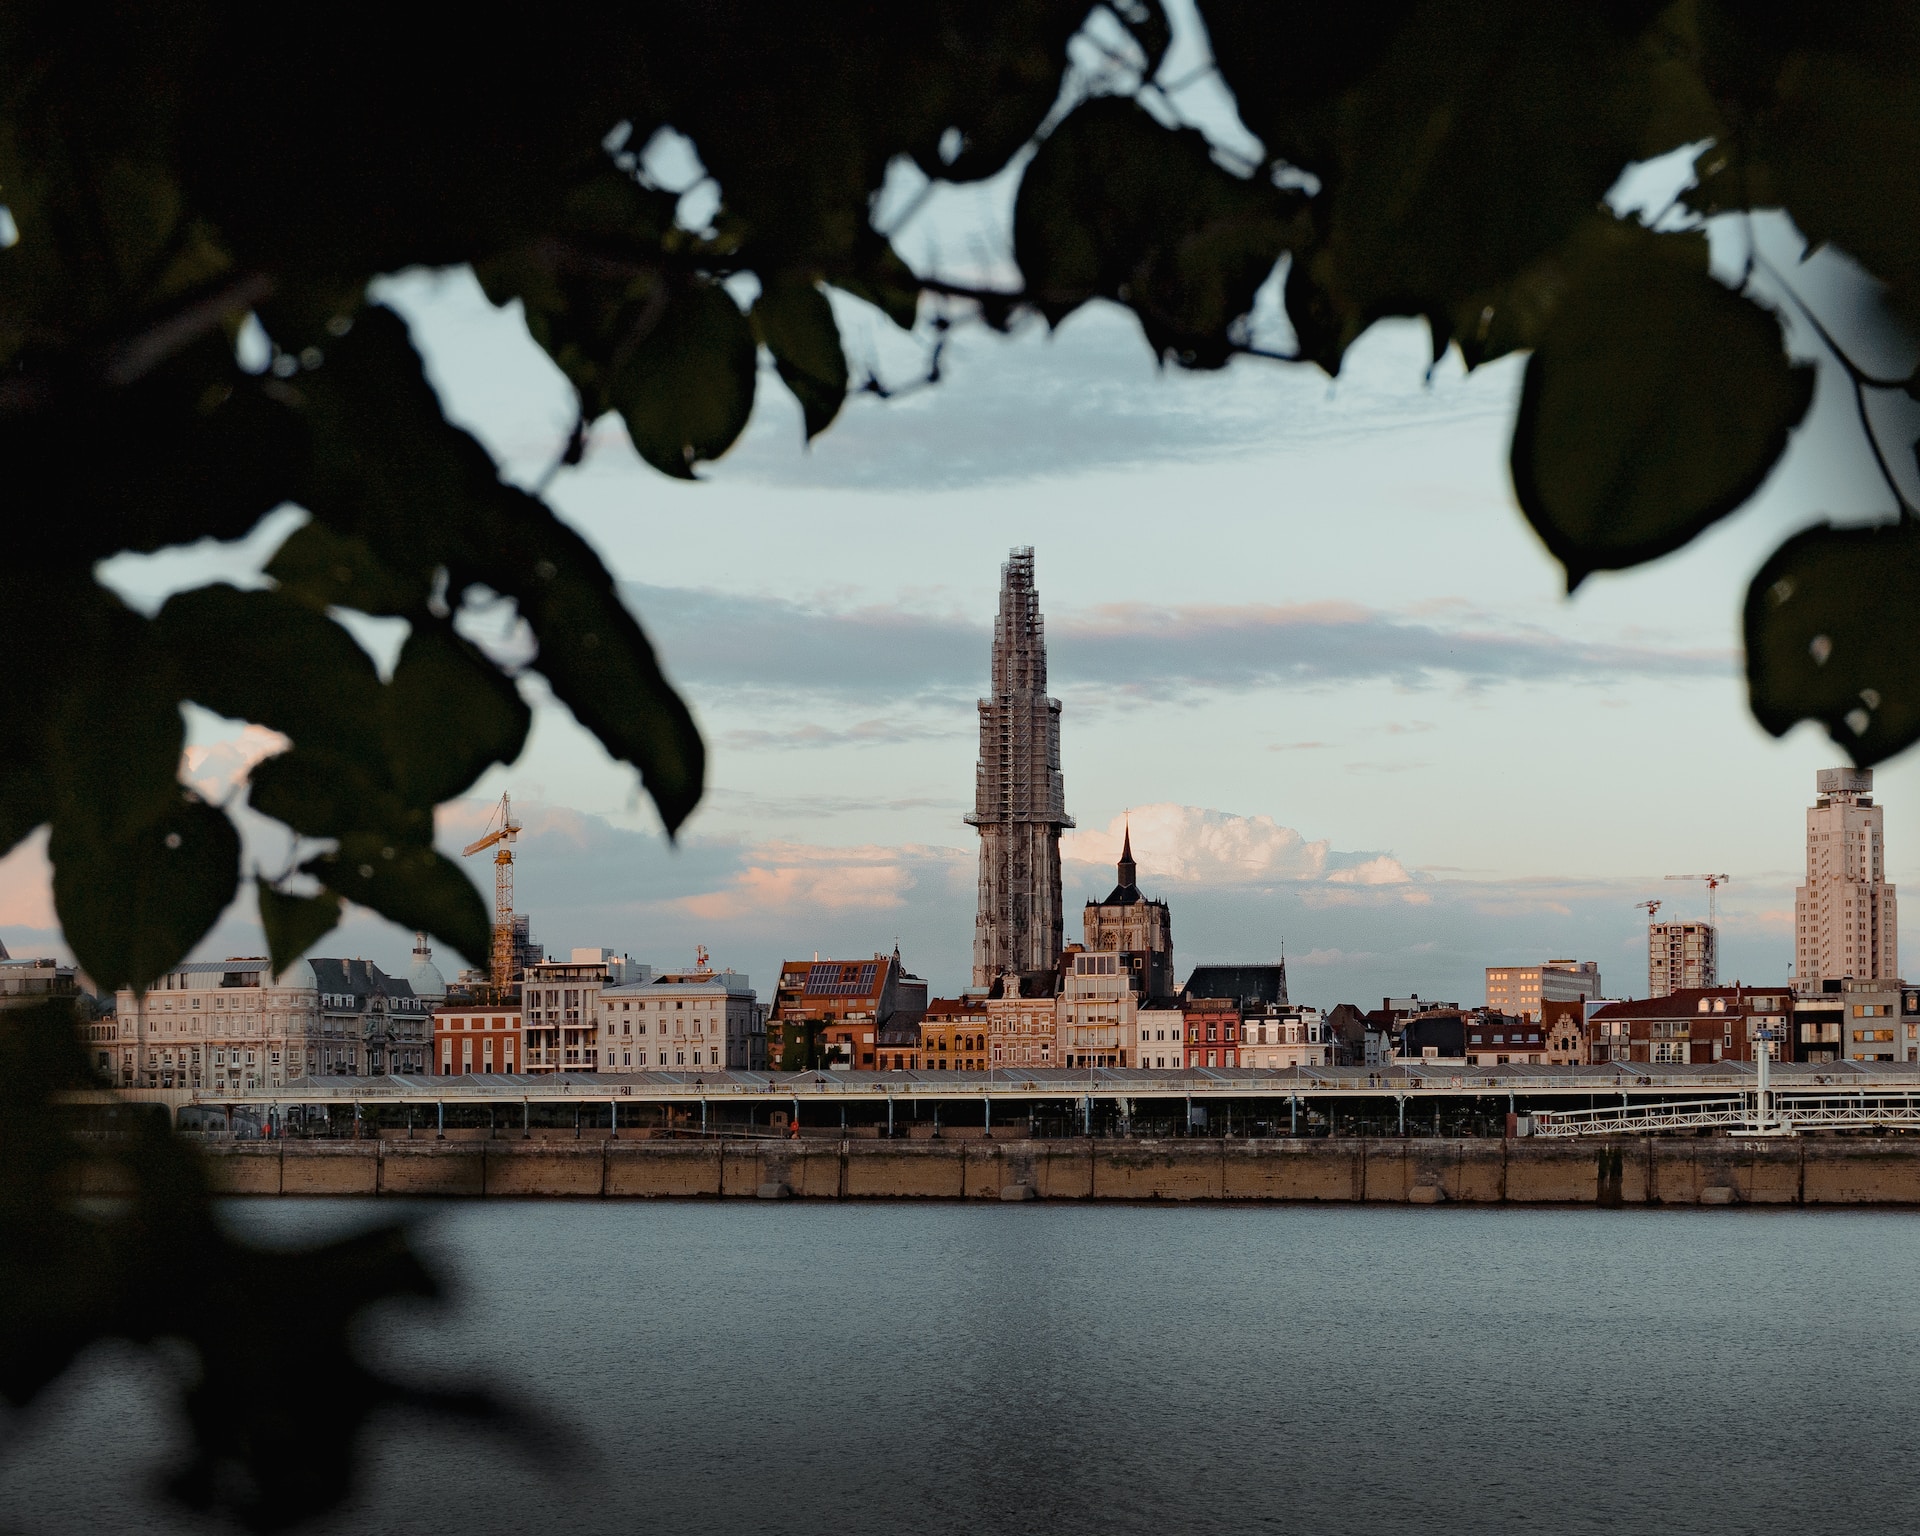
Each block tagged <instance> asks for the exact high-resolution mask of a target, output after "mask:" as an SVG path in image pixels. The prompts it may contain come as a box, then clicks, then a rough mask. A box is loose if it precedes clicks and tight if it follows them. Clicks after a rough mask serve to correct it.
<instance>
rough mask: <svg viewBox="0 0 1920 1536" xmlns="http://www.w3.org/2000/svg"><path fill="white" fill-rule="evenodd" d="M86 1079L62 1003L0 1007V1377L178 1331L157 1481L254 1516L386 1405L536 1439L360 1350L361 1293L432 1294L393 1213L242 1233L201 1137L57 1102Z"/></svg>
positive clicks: (270, 1521) (537, 1433)
mask: <svg viewBox="0 0 1920 1536" xmlns="http://www.w3.org/2000/svg"><path fill="white" fill-rule="evenodd" d="M98 1086H99V1085H98V1084H97V1083H96V1082H95V1081H94V1079H93V1078H92V1076H91V1074H90V1073H89V1071H88V1068H87V1064H86V1056H85V1052H84V1050H83V1049H82V1047H81V1044H80V1036H79V1032H78V1028H77V1021H76V1019H75V1017H74V1013H73V1009H72V1007H71V1006H70V1005H69V1004H67V1003H64V1002H50V1003H43V1004H41V1005H39V1006H37V1007H34V1008H28V1009H15V1010H11V1011H8V1012H4V1013H0V1167H4V1168H5V1169H6V1176H5V1177H4V1178H0V1296H4V1297H5V1298H6V1305H5V1306H4V1307H0V1397H4V1398H5V1400H6V1401H7V1402H9V1403H11V1404H14V1405H16V1406H20V1405H24V1404H27V1403H30V1402H32V1401H33V1399H34V1398H35V1396H36V1395H37V1394H38V1393H39V1392H40V1391H41V1390H42V1389H43V1388H45V1387H46V1386H48V1385H49V1384H50V1383H51V1382H53V1381H54V1380H55V1379H56V1378H57V1377H59V1376H60V1374H61V1373H62V1372H64V1371H65V1370H66V1369H67V1367H68V1366H69V1365H71V1364H72V1363H73V1361H74V1359H75V1358H76V1357H77V1356H78V1355H79V1354H80V1352H81V1351H82V1350H84V1349H86V1348H87V1346H88V1345H90V1344H91V1343H92V1342H93V1341H94V1340H96V1339H101V1338H123V1339H128V1340H131V1341H133V1342H135V1343H140V1344H154V1343H160V1342H168V1343H171V1344H174V1345H176V1346H177V1345H184V1346H186V1348H187V1349H188V1350H190V1351H191V1355H192V1366H191V1370H190V1371H187V1372H180V1371H173V1372H169V1373H167V1374H168V1375H169V1376H170V1377H171V1378H172V1379H171V1381H170V1388H171V1390H172V1391H174V1392H175V1393H176V1394H177V1397H178V1401H179V1407H180V1410H181V1413H182V1415H183V1417H184V1418H185V1420H186V1423H187V1426H188V1428H189V1430H190V1432H191V1438H192V1447H193V1449H192V1451H191V1453H190V1455H189V1456H188V1457H187V1459H186V1460H185V1462H184V1463H183V1464H182V1465H180V1466H178V1467H176V1468H174V1469H173V1470H172V1473H171V1476H170V1479H169V1482H168V1485H167V1491H168V1492H169V1493H170V1494H171V1495H172V1497H173V1498H174V1499H176V1500H178V1501H180V1502H181V1503H183V1504H185V1505H186V1506H188V1507H189V1508H193V1509H200V1510H207V1511H210V1512H217V1513H219V1514H222V1515H224V1516H226V1517H229V1518H230V1519H232V1520H235V1521H238V1522H239V1523H240V1524H242V1525H244V1526H246V1527H247V1528H249V1529H252V1530H263V1531H265V1530H277V1529H280V1528H282V1527H284V1526H287V1525H291V1524H293V1523H295V1522H296V1521H298V1520H300V1519H302V1518H304V1517H306V1516H307V1515H310V1514H313V1513H316V1512H318V1511H321V1510H325V1509H328V1508H331V1507H333V1506H334V1505H336V1504H338V1503H339V1502H340V1500H342V1499H343V1498H345V1497H346V1495H347V1494H348V1492H349V1491H350V1490H351V1488H352V1486H353V1482H354V1479H355V1468H356V1465H357V1456H358V1452H359V1449H360V1442H361V1440H362V1437H363V1435H364V1433H365V1431H366V1429H367V1427H368V1424H369V1421H370V1420H372V1419H373V1418H374V1417H375V1416H376V1415H378V1414H380V1413H382V1412H383V1411H385V1410H389V1409H395V1408H415V1409H423V1410H427V1411H430V1412H435V1413H440V1414H451V1415H453V1416H455V1417H457V1418H459V1419H461V1420H465V1421H469V1422H472V1423H476V1424H486V1425H489V1426H491V1427H493V1428H495V1429H497V1430H499V1431H501V1432H503V1433H505V1432H509V1431H511V1434H512V1437H513V1438H514V1439H516V1440H518V1441H520V1442H522V1443H533V1444H542V1445H544V1442H545V1441H546V1439H547V1435H546V1432H545V1430H544V1429H543V1428H542V1426H540V1425H538V1424H536V1423H534V1422H532V1421H529V1420H527V1419H525V1418H524V1417H522V1416H520V1415H517V1414H515V1413H514V1412H513V1411H512V1410H510V1409H508V1408H507V1407H505V1406H504V1405H503V1404H501V1403H499V1402H496V1401H495V1400H494V1399H493V1398H491V1397H490V1396H488V1395H487V1394H486V1393H485V1392H482V1391H478V1390H471V1389H469V1390H443V1389H434V1388H427V1387H421V1386H417V1385H411V1384H408V1383H406V1382H403V1381H401V1380H399V1379H397V1378H395V1377H391V1376H389V1375H387V1374H386V1373H384V1372H382V1371H380V1370H377V1369H375V1368H373V1367H371V1366H369V1365H368V1364H367V1363H366V1360H365V1359H364V1350H363V1349H362V1348H361V1347H359V1346H358V1345H357V1344H356V1341H355V1337H354V1334H355V1331H356V1328H357V1327H358V1326H359V1325H360V1324H362V1323H363V1322H364V1321H365V1319H366V1317H367V1313H368V1309H369V1308H371V1307H373V1306H375V1305H376V1304H377V1303H381V1302H385V1301H390V1300H392V1299H395V1298H399V1297H413V1298H418V1299H422V1300H432V1299H434V1298H436V1297H438V1296H439V1295H440V1286H439V1283H438V1282H437V1281H436V1279H435V1278H434V1276H433V1275H432V1274H431V1272H430V1271H429V1270H428V1269H427V1268H426V1267H425V1265H423V1264H422V1262H421V1261H420V1259H419V1258H418V1256H417V1255H416V1254H415V1253H414V1252H413V1250H412V1248H411V1246H410V1244H409V1241H408V1238H407V1236H406V1233H405V1231H404V1230H403V1229H402V1228H401V1227H400V1226H398V1225H397V1224H383V1225H380V1226H378V1227H374V1228H371V1229H368V1230H366V1231H362V1232H359V1233H357V1234H355V1235H353V1236H351V1237H347V1238H342V1239H339V1240H337V1241H334V1242H329V1243H322V1244H316V1245H307V1246H286V1247H264V1246H261V1245H258V1244H254V1243H250V1242H247V1241H245V1240H243V1239H242V1238H240V1237H237V1236H236V1235H234V1234H233V1233H232V1232H231V1231H229V1230H228V1229H227V1228H226V1227H225V1226H224V1225H222V1224H221V1222H220V1221H219V1220H217V1219H216V1217H215V1214H214V1211H213V1209H212V1206H211V1204H210V1202H209V1200H208V1195H207V1185H206V1179H205V1175H204V1173H203V1171H202V1169H201V1166H200V1159H199V1156H198V1154H197V1153H196V1152H195V1150H194V1149H193V1147H192V1146H191V1145H190V1144H188V1143H187V1142H185V1141H183V1140H181V1139H179V1138H178V1137H175V1136H174V1135H172V1134H171V1133H170V1131H169V1129H168V1121H167V1114H166V1111H165V1110H164V1109H162V1108H160V1107H159V1106H148V1105H126V1106H123V1107H119V1108H117V1109H107V1108H104V1107H102V1106H99V1105H83V1104H76V1103H73V1102H63V1100H70V1099H71V1098H72V1097H74V1096H76V1095H80V1094H81V1091H83V1090H87V1089H95V1088H97V1087H98ZM84 1194H92V1195H95V1196H98V1197H104V1198H94V1199H91V1200H86V1201H81V1200H77V1199H76V1198H75V1197H76V1196H77V1195H84Z"/></svg>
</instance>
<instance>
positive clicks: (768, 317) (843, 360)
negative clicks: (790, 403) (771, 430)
mask: <svg viewBox="0 0 1920 1536" xmlns="http://www.w3.org/2000/svg"><path fill="white" fill-rule="evenodd" d="M751 319H752V321H753V329H754V332H755V334H757V335H758V336H759V338H760V340H761V341H762V342H763V343H765V345H766V348H767V350H768V351H769V352H771V353H772V354H773V362H774V366H775V367H776V368H777V369H779V371H780V378H781V380H782V382H784V383H785V384H786V386H787V388H788V389H790V390H792V391H793V395H794V398H795V399H796V400H798V401H799V402H800V411H801V414H802V416H803V417H804V418H805V422H806V433H807V437H808V439H809V440H811V439H813V438H815V437H817V436H819V434H820V433H822V432H824V431H826V430H827V428H828V426H829V425H831V424H832V421H833V418H834V417H835V416H837V415H839V414H840V406H841V403H842V402H843V401H844V400H845V399H846V398H847V355H846V353H845V352H844V351H842V350H841V347H840V328H839V327H838V326H837V325H835V324H834V321H833V306H832V305H831V304H829V303H828V302H827V296H826V295H825V294H824V293H822V292H821V291H820V289H819V287H818V286H817V285H815V283H814V282H813V280H812V279H811V278H808V277H805V276H803V275H799V274H791V273H789V274H782V275H780V276H778V277H773V278H769V279H768V280H767V283H766V286H764V287H763V288H762V289H761V290H760V297H759V298H758V299H757V300H755V301H754V306H753V314H752V316H751Z"/></svg>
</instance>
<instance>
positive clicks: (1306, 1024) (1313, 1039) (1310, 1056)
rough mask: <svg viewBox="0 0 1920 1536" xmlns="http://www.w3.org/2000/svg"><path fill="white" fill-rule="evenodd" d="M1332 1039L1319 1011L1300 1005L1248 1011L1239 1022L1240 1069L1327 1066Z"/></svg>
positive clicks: (1330, 1054)
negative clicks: (1241, 1067)
mask: <svg viewBox="0 0 1920 1536" xmlns="http://www.w3.org/2000/svg"><path fill="white" fill-rule="evenodd" d="M1332 1064H1333V1039H1332V1036H1331V1034H1330V1032H1329V1031H1328V1028H1327V1021H1326V1020H1325V1019H1324V1018H1323V1017H1322V1016H1321V1013H1320V1010H1319V1009H1318V1008H1305V1007H1302V1006H1300V1005H1299V1004H1297V1003H1296V1004H1290V1005H1272V1004H1270V1005H1268V1006H1267V1007H1265V1008H1261V1009H1252V1010H1248V1011H1247V1012H1246V1013H1245V1014H1244V1015H1243V1016H1242V1018H1241V1021H1240V1065H1241V1066H1243V1067H1262V1068H1267V1067H1274V1068H1285V1067H1326V1066H1331V1065H1332Z"/></svg>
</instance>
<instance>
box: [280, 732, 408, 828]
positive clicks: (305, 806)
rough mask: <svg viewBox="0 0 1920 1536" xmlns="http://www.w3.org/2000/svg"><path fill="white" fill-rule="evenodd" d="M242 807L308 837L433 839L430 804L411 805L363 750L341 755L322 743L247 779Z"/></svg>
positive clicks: (283, 758) (380, 765) (284, 754)
mask: <svg viewBox="0 0 1920 1536" xmlns="http://www.w3.org/2000/svg"><path fill="white" fill-rule="evenodd" d="M249 784H250V788H249V791H248V795H247V803H248V804H249V805H251V806H252V807H253V809H255V810H256V811H259V812H260V813H261V814H262V815H264V816H271V817H273V818H275V819H276V820H278V821H284V822H285V823H286V824H287V825H288V826H290V827H292V828H293V829H294V831H296V832H299V833H302V834H304V835H305V836H307V837H346V836H348V835H349V834H351V833H354V832H361V831H378V832H379V833H380V834H381V835H382V836H383V837H384V838H386V839H387V840H389V841H395V842H404V843H409V844H419V845H424V844H426V843H428V842H430V841H432V838H433V811H432V807H431V806H427V805H415V804H410V803H409V802H408V801H407V800H405V799H404V798H403V797H402V796H401V795H400V794H399V793H398V792H397V791H396V790H395V789H394V788H393V786H392V783H391V782H390V781H389V780H388V778H387V777H386V765H385V763H384V762H383V761H381V760H380V759H379V757H378V756H377V755H374V756H371V757H370V756H369V754H368V751H367V749H366V748H364V747H363V748H362V749H361V750H360V751H358V752H346V751H342V750H340V749H339V748H337V747H333V746H329V745H328V744H326V743H325V742H324V741H323V742H322V743H320V744H319V745H317V746H295V747H294V749H293V750H292V751H291V752H282V753H280V754H279V755H278V756H275V757H270V758H268V759H267V760H266V761H265V762H263V763H256V764H255V765H254V768H253V772H252V773H251V774H250V775H249Z"/></svg>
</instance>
